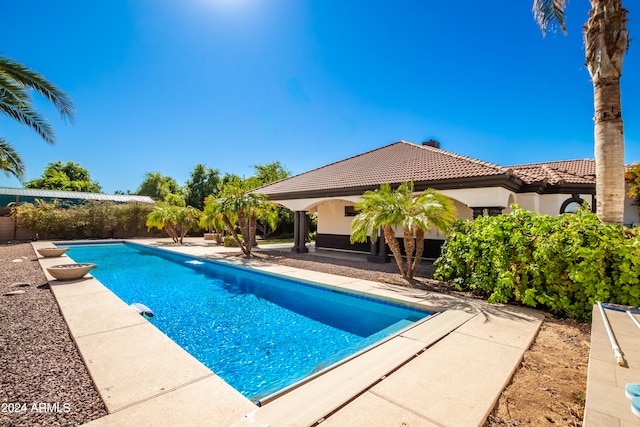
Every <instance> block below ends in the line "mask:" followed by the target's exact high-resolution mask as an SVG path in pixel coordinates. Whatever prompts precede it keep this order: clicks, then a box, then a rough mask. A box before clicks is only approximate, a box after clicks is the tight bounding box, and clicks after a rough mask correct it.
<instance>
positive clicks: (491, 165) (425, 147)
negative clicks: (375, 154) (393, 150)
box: [400, 141, 512, 175]
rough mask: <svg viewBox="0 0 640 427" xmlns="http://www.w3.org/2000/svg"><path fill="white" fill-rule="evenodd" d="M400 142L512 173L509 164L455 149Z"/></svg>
mask: <svg viewBox="0 0 640 427" xmlns="http://www.w3.org/2000/svg"><path fill="white" fill-rule="evenodd" d="M400 142H405V143H407V144H411V145H415V146H416V147H418V148H423V149H425V150H428V151H433V152H435V153H442V154H445V155H448V156H450V157H455V158H457V159H462V160H466V161H469V162H472V163H475V164H479V165H482V166H487V167H490V168H493V169H496V170H498V171H500V172H504V173H506V174H508V175H511V174H512V168H511V167H508V166H501V165H498V164H496V163H491V162H487V161H484V160H480V159H476V158H475V157H469V156H465V155H463V154H458V153H454V152H453V151H447V150H442V149H440V148H435V147H431V146H429V145H418V144H413V143H410V142H407V141H400Z"/></svg>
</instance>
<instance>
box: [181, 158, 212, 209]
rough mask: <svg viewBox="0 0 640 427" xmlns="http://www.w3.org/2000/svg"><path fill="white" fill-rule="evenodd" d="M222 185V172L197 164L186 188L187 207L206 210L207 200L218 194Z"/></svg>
mask: <svg viewBox="0 0 640 427" xmlns="http://www.w3.org/2000/svg"><path fill="white" fill-rule="evenodd" d="M220 184H221V179H220V172H219V171H218V170H217V169H212V168H208V167H206V166H205V165H203V164H197V165H196V166H195V167H194V168H193V171H192V172H191V177H190V178H189V180H188V181H187V184H186V186H185V193H186V197H185V201H186V203H187V205H189V206H193V207H194V208H197V209H200V210H202V209H204V201H205V199H206V198H207V197H208V196H210V195H212V194H217V193H218V191H220Z"/></svg>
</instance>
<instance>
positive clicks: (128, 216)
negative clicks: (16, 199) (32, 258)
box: [11, 201, 153, 239]
mask: <svg viewBox="0 0 640 427" xmlns="http://www.w3.org/2000/svg"><path fill="white" fill-rule="evenodd" d="M152 210H153V205H152V204H150V203H137V202H136V203H124V204H117V203H113V202H102V201H100V202H99V201H90V202H87V203H84V204H80V205H73V206H61V205H59V204H57V203H45V202H42V201H36V203H22V204H20V205H18V206H14V207H12V208H11V214H12V216H14V217H15V218H17V220H18V225H19V227H22V228H27V229H29V230H31V231H32V232H33V233H34V235H35V233H38V236H39V237H40V238H41V239H56V238H57V239H84V238H94V239H105V238H114V237H115V238H124V237H136V236H147V235H149V233H148V232H147V226H146V224H145V223H146V220H147V216H148V215H149V213H150V212H151V211H152Z"/></svg>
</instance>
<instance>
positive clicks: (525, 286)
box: [434, 205, 640, 320]
mask: <svg viewBox="0 0 640 427" xmlns="http://www.w3.org/2000/svg"><path fill="white" fill-rule="evenodd" d="M511 208H512V211H511V213H509V214H503V215H499V216H496V217H489V216H487V217H479V218H477V219H476V220H474V221H466V220H465V221H458V222H457V223H456V224H455V225H454V227H453V230H452V233H451V234H450V235H449V237H448V239H447V241H446V242H445V244H444V245H443V247H442V255H441V256H440V258H438V259H437V260H436V262H435V265H436V272H435V273H434V277H435V278H436V279H439V280H445V281H450V282H452V283H454V284H455V286H456V287H457V288H458V289H460V290H470V291H472V292H474V293H476V294H478V295H482V296H484V297H486V298H488V300H489V301H490V302H502V303H510V302H521V303H522V304H525V305H528V306H531V307H539V308H542V309H544V310H547V311H549V312H551V313H553V314H555V315H559V316H566V317H571V318H574V319H578V320H588V319H589V317H590V315H591V311H592V307H593V304H594V303H595V302H596V301H602V302H609V303H618V304H627V305H639V304H640V246H639V239H638V237H636V235H635V233H627V232H625V229H624V227H622V226H619V225H615V224H607V223H602V222H600V221H599V220H598V218H597V217H596V215H595V214H593V213H592V212H590V211H588V210H587V209H580V210H579V211H578V212H577V213H575V214H564V215H560V216H558V217H550V216H546V215H544V216H543V215H540V214H537V213H532V212H529V211H525V210H523V209H520V208H518V206H516V205H513V206H512V207H511Z"/></svg>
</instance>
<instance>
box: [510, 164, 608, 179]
mask: <svg viewBox="0 0 640 427" xmlns="http://www.w3.org/2000/svg"><path fill="white" fill-rule="evenodd" d="M511 169H513V173H514V174H515V175H517V176H518V178H520V179H521V180H522V181H523V182H524V183H525V184H533V183H536V182H546V183H547V184H552V185H562V184H595V182H596V162H595V160H593V159H581V160H562V161H557V162H544V163H532V164H528V165H517V166H511Z"/></svg>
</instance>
